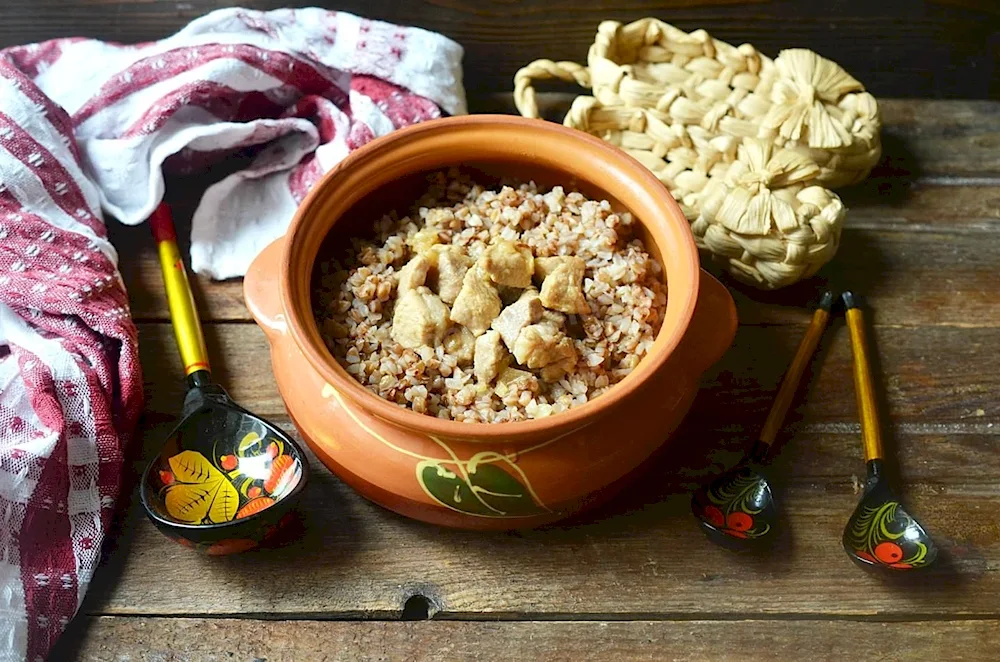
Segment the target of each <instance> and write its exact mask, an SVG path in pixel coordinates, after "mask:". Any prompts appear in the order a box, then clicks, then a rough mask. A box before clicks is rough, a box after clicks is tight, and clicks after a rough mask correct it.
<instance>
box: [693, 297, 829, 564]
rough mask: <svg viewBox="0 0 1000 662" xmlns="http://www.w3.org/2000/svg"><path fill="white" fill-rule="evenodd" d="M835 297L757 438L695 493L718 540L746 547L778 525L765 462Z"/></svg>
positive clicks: (824, 301) (818, 314) (704, 522)
mask: <svg viewBox="0 0 1000 662" xmlns="http://www.w3.org/2000/svg"><path fill="white" fill-rule="evenodd" d="M833 300H834V295H833V293H832V292H824V293H823V296H822V297H821V298H820V301H819V305H818V306H817V308H816V311H815V312H814V313H813V318H812V322H811V323H810V324H809V328H808V329H807V330H806V334H805V336H804V337H803V338H802V342H801V343H800V344H799V349H798V351H796V353H795V358H793V359H792V364H791V365H790V366H789V367H788V372H787V373H785V378H784V379H783V380H782V382H781V387H780V388H779V389H778V395H777V396H776V397H775V399H774V404H773V405H772V406H771V411H770V413H769V414H768V416H767V420H766V421H765V422H764V427H763V428H762V429H761V431H760V435H759V436H758V437H757V441H755V442H754V444H753V446H751V447H750V450H748V451H747V453H746V454H745V455H744V456H743V459H742V460H741V461H740V463H739V464H737V465H736V467H735V468H733V469H731V470H729V471H727V472H726V473H724V474H722V475H721V476H719V477H718V478H716V479H715V480H714V481H712V482H711V483H710V484H709V485H708V486H707V487H703V488H702V489H700V490H698V491H697V492H695V493H694V496H693V497H692V499H691V510H692V512H694V514H695V516H696V517H697V518H698V519H699V521H700V523H701V527H702V530H704V531H705V533H706V534H707V535H708V536H709V538H711V539H712V540H714V541H715V542H718V543H720V544H722V545H725V546H727V547H746V546H748V545H750V544H751V543H757V542H762V541H764V540H765V539H766V538H767V537H768V534H770V533H771V532H772V531H773V530H774V528H775V526H776V524H777V521H778V510H777V507H776V506H775V500H774V493H773V491H772V490H771V482H770V481H769V480H768V478H767V476H766V470H765V465H767V463H768V461H769V460H770V458H771V449H772V444H773V443H774V439H775V437H776V436H777V434H778V429H779V428H780V427H781V424H782V422H784V420H785V414H786V413H787V412H788V408H789V406H790V405H791V403H792V398H793V397H794V395H795V391H796V390H797V388H798V385H799V382H800V381H801V380H802V373H803V372H805V369H806V366H807V365H808V364H809V360H810V359H811V358H812V355H813V354H814V353H815V352H816V345H817V344H818V343H819V339H820V336H822V335H823V331H824V330H825V329H826V325H827V322H828V321H829V319H830V307H831V306H832V304H833Z"/></svg>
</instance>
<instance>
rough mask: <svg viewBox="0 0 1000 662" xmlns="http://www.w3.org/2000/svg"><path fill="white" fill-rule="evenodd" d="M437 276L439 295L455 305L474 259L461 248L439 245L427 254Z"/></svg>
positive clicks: (443, 299)
mask: <svg viewBox="0 0 1000 662" xmlns="http://www.w3.org/2000/svg"><path fill="white" fill-rule="evenodd" d="M427 257H428V259H429V260H430V261H431V266H432V267H433V269H434V270H435V275H436V276H437V293H438V296H439V297H441V300H442V301H445V302H447V303H455V299H457V298H458V293H459V292H461V291H462V282H463V281H464V280H465V273H466V272H467V271H468V270H469V267H471V266H472V259H471V258H470V257H469V256H468V255H466V254H465V251H464V250H463V249H462V248H461V247H460V246H453V245H451V244H449V245H438V246H434V247H433V248H431V249H430V250H429V251H428V252H427Z"/></svg>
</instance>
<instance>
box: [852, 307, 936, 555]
mask: <svg viewBox="0 0 1000 662" xmlns="http://www.w3.org/2000/svg"><path fill="white" fill-rule="evenodd" d="M842 299H843V301H844V308H845V309H846V315H847V329H848V331H849V332H850V334H851V351H852V353H853V355H854V361H853V363H854V389H855V392H856V393H857V398H858V414H859V415H860V417H861V443H862V445H863V446H864V450H865V464H866V467H867V471H868V477H867V479H866V480H865V489H864V493H863V494H862V495H861V502H860V503H858V507H857V508H855V510H854V514H853V515H851V519H850V521H848V523H847V527H846V528H845V529H844V538H843V543H844V550H845V551H846V552H847V555H848V556H850V557H851V560H853V561H854V562H855V563H858V564H859V565H861V566H864V567H867V568H885V569H889V570H895V571H899V570H913V569H917V568H923V567H926V566H928V565H930V564H931V563H933V562H934V559H935V558H937V546H936V545H935V544H934V541H933V540H931V537H930V535H928V533H927V531H926V530H925V529H924V528H923V527H922V526H920V524H919V523H918V522H917V520H915V519H913V517H912V516H911V515H910V514H909V513H908V512H906V510H904V509H903V506H902V505H901V504H900V503H899V498H898V497H897V496H896V494H895V492H894V491H893V489H892V487H891V486H890V485H889V481H888V479H887V478H886V475H885V463H884V460H883V457H884V455H883V450H882V437H881V427H880V425H879V421H878V410H877V408H876V406H875V388H874V381H873V379H872V372H871V362H870V361H869V356H868V342H867V339H866V337H865V324H864V317H863V316H862V313H861V309H860V308H859V307H858V302H857V299H856V297H855V296H854V294H853V293H852V292H844V294H843V295H842Z"/></svg>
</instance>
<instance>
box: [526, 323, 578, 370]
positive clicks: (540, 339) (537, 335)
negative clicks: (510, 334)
mask: <svg viewBox="0 0 1000 662" xmlns="http://www.w3.org/2000/svg"><path fill="white" fill-rule="evenodd" d="M514 358H516V359H517V362H518V363H520V364H521V365H523V366H527V367H529V368H532V369H537V368H544V367H545V366H547V365H549V364H552V363H558V362H560V361H568V360H573V362H574V363H575V362H576V346H575V345H574V344H573V341H572V340H570V339H569V338H567V337H566V336H565V335H564V334H563V332H562V331H560V330H559V329H557V328H556V327H554V326H551V325H549V324H531V325H529V326H526V327H524V328H523V329H521V333H520V334H518V336H517V340H516V341H515V342H514Z"/></svg>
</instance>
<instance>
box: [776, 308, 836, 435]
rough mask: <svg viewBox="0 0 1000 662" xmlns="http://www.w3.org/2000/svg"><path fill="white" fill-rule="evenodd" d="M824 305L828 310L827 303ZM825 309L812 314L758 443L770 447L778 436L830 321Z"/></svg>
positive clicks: (827, 311) (818, 309)
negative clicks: (803, 375)
mask: <svg viewBox="0 0 1000 662" xmlns="http://www.w3.org/2000/svg"><path fill="white" fill-rule="evenodd" d="M831 298H832V297H831ZM826 305H827V308H828V307H829V303H827V304H826ZM827 308H823V307H820V308H817V309H816V312H814V313H813V318H812V322H810V323H809V328H808V329H806V334H805V336H804V337H803V338H802V342H801V343H800V344H799V349H798V351H796V352H795V358H793V359H792V364H791V365H790V366H788V372H786V373H785V378H784V379H783V380H782V382H781V386H780V387H779V388H778V395H777V396H775V398H774V404H773V405H771V411H770V413H768V415H767V420H766V421H764V427H763V428H762V429H761V431H760V436H759V437H758V439H759V440H760V441H762V442H764V443H765V444H767V445H771V444H772V443H773V442H774V438H775V437H776V436H777V434H778V429H779V428H780V427H781V424H782V422H783V421H784V420H785V414H787V413H788V408H789V407H790V406H791V404H792V399H793V398H794V397H795V391H796V389H797V388H798V386H799V382H800V381H802V373H803V372H805V369H806V366H807V365H809V359H811V358H812V355H813V354H814V353H815V352H816V345H817V344H818V343H819V339H820V336H822V335H823V331H824V330H825V329H826V324H827V322H828V321H829V320H830V311H829V310H828V309H827Z"/></svg>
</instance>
